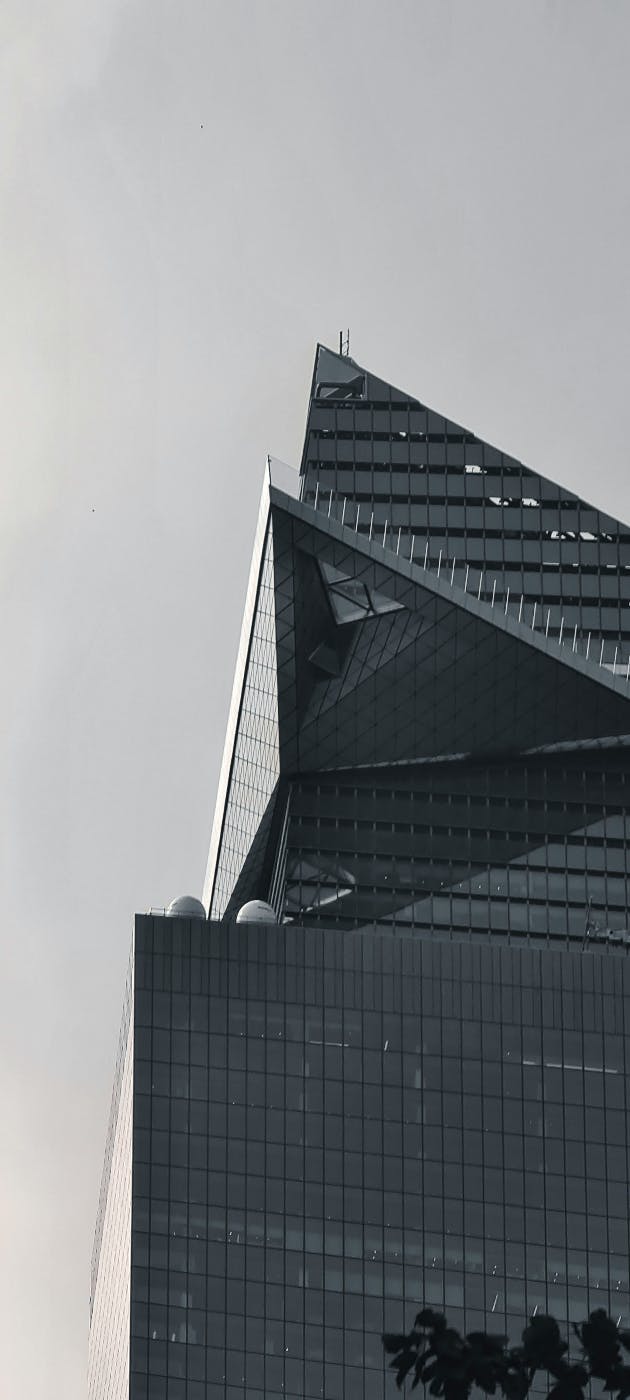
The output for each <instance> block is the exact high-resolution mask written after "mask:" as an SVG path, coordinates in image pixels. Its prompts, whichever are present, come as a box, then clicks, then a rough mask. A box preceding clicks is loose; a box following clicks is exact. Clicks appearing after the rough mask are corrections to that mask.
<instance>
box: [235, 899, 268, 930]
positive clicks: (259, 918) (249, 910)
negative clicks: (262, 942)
mask: <svg viewBox="0 0 630 1400" xmlns="http://www.w3.org/2000/svg"><path fill="white" fill-rule="evenodd" d="M236 922H237V924H277V922H278V920H277V918H276V911H275V909H272V907H271V905H270V904H267V903H266V902H265V900H264V899H248V901H247V904H243V905H242V906H241V908H240V909H239V911H238V914H237V915H236Z"/></svg>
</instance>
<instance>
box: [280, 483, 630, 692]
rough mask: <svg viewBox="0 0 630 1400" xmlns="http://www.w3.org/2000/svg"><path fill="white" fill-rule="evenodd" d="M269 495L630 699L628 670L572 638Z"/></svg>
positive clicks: (307, 521) (328, 518) (304, 508)
mask: <svg viewBox="0 0 630 1400" xmlns="http://www.w3.org/2000/svg"><path fill="white" fill-rule="evenodd" d="M269 499H270V505H271V509H272V511H273V509H274V508H276V509H280V510H283V511H285V512H286V513H287V514H288V515H292V516H293V517H294V519H296V520H300V521H301V522H302V523H303V524H305V525H309V526H310V527H311V528H312V529H315V530H319V531H320V532H321V533H322V534H324V535H326V536H327V537H328V538H329V539H333V540H336V541H337V542H338V543H339V544H343V545H346V546H348V545H351V546H352V548H353V549H354V550H356V552H357V553H359V554H361V555H363V557H364V558H366V559H369V560H371V561H372V562H374V563H376V564H379V565H380V566H381V567H382V568H385V569H387V570H389V571H390V572H391V573H393V574H398V576H399V577H401V578H404V579H406V580H407V581H408V582H410V583H415V584H420V583H421V584H422V586H423V587H424V588H426V589H427V590H428V591H429V592H431V593H433V594H434V595H435V596H436V597H437V598H441V599H443V600H444V601H446V602H448V603H450V604H451V605H453V604H454V605H455V606H457V607H459V608H462V609H463V610H465V611H467V612H468V613H469V614H470V615H471V616H472V617H475V618H478V619H479V620H481V621H483V622H486V623H488V622H489V623H491V624H492V625H493V626H494V627H495V628H496V630H497V631H500V632H504V633H507V635H508V636H511V637H513V638H515V639H516V640H518V641H520V642H521V643H523V644H525V645H527V646H530V647H533V648H534V649H535V650H537V651H539V652H540V653H542V655H544V656H547V657H550V658H552V659H553V660H556V661H560V662H562V663H563V665H565V666H567V667H568V668H569V669H571V670H574V671H575V672H576V673H577V674H578V675H580V676H584V677H587V678H588V679H589V680H591V681H593V680H594V681H597V682H598V683H599V684H600V685H601V686H602V687H604V688H605V689H606V690H608V691H609V692H610V693H612V694H614V695H618V696H620V697H621V698H622V699H627V700H628V701H630V678H628V679H626V676H624V675H620V674H617V675H614V674H613V673H612V672H611V671H610V670H609V669H608V667H607V666H605V665H598V664H597V663H596V662H594V661H592V660H591V659H590V657H589V658H588V659H587V658H586V657H585V656H582V655H581V653H580V652H579V651H577V650H575V651H574V650H573V649H572V647H571V646H569V644H568V642H564V641H560V642H558V641H557V640H556V639H555V638H551V639H550V638H548V637H546V636H545V634H544V633H541V632H539V631H537V629H536V628H535V627H531V626H528V625H527V624H526V623H524V622H518V621H517V620H516V619H515V618H513V617H511V616H510V614H509V613H506V612H504V611H502V610H501V607H500V606H497V607H496V608H495V607H494V606H493V605H492V604H491V603H486V602H484V601H482V600H481V599H479V598H476V597H475V596H474V595H473V594H472V593H468V592H466V591H465V589H463V588H461V587H460V586H459V584H457V583H452V584H451V583H450V582H449V581H448V578H445V577H444V575H443V574H441V575H439V574H437V572H434V571H433V570H432V569H427V568H424V567H423V565H422V564H419V563H416V562H415V561H413V562H411V561H409V560H407V559H403V558H402V556H401V555H400V554H396V553H395V552H394V551H393V550H389V549H387V548H386V546H385V545H383V544H379V543H378V542H377V541H375V540H374V539H372V540H368V539H366V538H365V537H364V536H363V535H359V534H357V532H356V531H355V530H353V529H352V528H351V527H350V526H348V525H341V524H340V522H339V521H337V520H335V519H334V518H333V517H332V516H323V515H322V513H321V512H320V511H317V510H314V509H313V507H312V506H310V505H306V504H305V502H303V501H297V500H294V499H293V498H292V497H291V496H288V495H287V494H286V493H285V492H284V491H280V490H279V489H278V487H276V486H270V488H269Z"/></svg>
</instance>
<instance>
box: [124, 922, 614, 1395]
mask: <svg viewBox="0 0 630 1400" xmlns="http://www.w3.org/2000/svg"><path fill="white" fill-rule="evenodd" d="M169 922H170V921H169ZM182 922H183V921H182ZM136 969H137V989H138V990H137V994H136V1009H135V1017H136V1038H135V1047H136V1048H135V1107H134V1161H135V1168H134V1235H133V1261H132V1262H133V1292H132V1385H131V1397H132V1400H166V1397H167V1396H168V1400H202V1397H203V1400H237V1397H241V1396H243V1395H247V1396H251V1397H252V1400H270V1397H274V1396H281V1395H284V1396H291V1397H305V1400H321V1397H323V1396H326V1400H341V1397H344V1398H345V1397H348V1396H349V1397H352V1400H355V1397H356V1400H359V1397H367V1400H376V1397H377V1396H378V1397H379V1400H381V1397H382V1394H383V1384H384V1376H383V1360H384V1359H383V1353H382V1348H381V1343H380V1333H381V1332H382V1330H383V1329H391V1330H398V1329H400V1328H401V1327H402V1326H403V1325H404V1324H408V1323H409V1321H410V1317H411V1316H412V1315H413V1311H414V1310H415V1308H416V1307H417V1306H418V1304H420V1303H422V1302H423V1301H424V1302H426V1303H427V1304H432V1305H433V1306H436V1307H445V1308H447V1309H448V1312H449V1316H451V1317H452V1318H453V1320H454V1322H455V1323H456V1324H457V1325H463V1326H465V1327H466V1329H467V1330H470V1329H472V1328H475V1327H483V1326H484V1325H491V1326H492V1328H493V1329H494V1330H498V1331H502V1330H504V1329H505V1330H506V1331H507V1332H508V1333H509V1334H510V1335H511V1336H513V1337H516V1336H518V1335H519V1333H520V1330H521V1328H522V1326H523V1321H524V1318H525V1317H526V1316H527V1314H528V1313H530V1312H531V1311H532V1310H533V1309H534V1308H535V1307H537V1308H538V1310H541V1309H545V1310H546V1309H547V1308H548V1309H549V1310H550V1311H551V1312H553V1313H554V1314H555V1315H556V1316H558V1317H559V1318H560V1319H565V1318H568V1319H570V1320H577V1319H579V1318H581V1317H582V1316H585V1315H586V1313H587V1311H588V1309H589V1308H592V1307H596V1306H603V1307H605V1308H608V1309H610V1310H611V1311H612V1312H613V1313H614V1315H615V1317H617V1316H621V1317H622V1318H623V1319H624V1320H626V1319H627V1317H628V1309H629V1305H630V1294H629V1278H628V1218H627V1165H628V1150H629V1147H630V1143H629V1140H628V1122H629V1119H628V1115H627V1108H628V1105H627V1102H626V1094H627V1090H626V1086H627V1082H628V1079H627V1075H628V1069H629V1068H630V1066H629V1065H628V1063H627V1055H628V1053H629V1052H628V1045H630V1042H629V1041H628V1037H627V1017H628V994H629V992H630V978H629V969H628V964H627V959H626V955H625V953H623V952H620V951H619V952H617V951H614V950H611V949H601V950H600V949H594V948H590V947H588V948H587V949H586V950H585V951H572V952H566V951H564V952H562V953H558V952H555V951H552V950H547V949H541V950H536V949H534V948H532V947H523V948H515V947H509V946H507V945H506V944H504V943H502V944H494V945H493V944H491V943H486V944H484V945H480V944H479V945H475V944H472V943H470V942H469V941H461V940H460V939H458V938H456V937H454V938H452V939H451V940H449V941H441V940H439V939H435V940H426V941H425V940H422V939H418V938H405V937H401V938H396V939H393V938H392V937H391V935H385V934H382V933H369V934H352V933H349V934H347V935H346V936H345V937H344V938H343V939H339V938H338V937H337V936H336V935H335V934H334V933H328V932H326V931H324V930H321V929H309V930H304V931H303V930H298V929H291V928H288V927H284V928H271V929H270V928H266V929H265V928H254V927H251V926H250V927H249V928H248V929H246V930H245V929H243V928H242V927H240V926H235V925H232V926H227V925H221V926H219V925H211V926H209V927H208V926H206V927H203V926H198V927H197V928H196V929H195V927H194V925H193V926H187V927H181V926H180V927H178V928H177V929H175V930H174V929H173V927H172V924H171V926H170V927H169V926H168V925H167V924H166V922H165V921H162V922H161V921H159V920H152V919H149V918H143V919H140V920H138V924H137V957H136Z"/></svg>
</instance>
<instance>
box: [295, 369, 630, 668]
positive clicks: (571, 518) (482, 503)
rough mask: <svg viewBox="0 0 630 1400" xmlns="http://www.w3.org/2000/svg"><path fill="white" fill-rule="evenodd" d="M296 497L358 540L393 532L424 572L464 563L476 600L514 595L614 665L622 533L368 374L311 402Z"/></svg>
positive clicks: (628, 536)
mask: <svg viewBox="0 0 630 1400" xmlns="http://www.w3.org/2000/svg"><path fill="white" fill-rule="evenodd" d="M321 353H322V352H321V351H320V354H321ZM324 353H325V354H326V355H327V357H328V358H330V357H329V355H328V352H324ZM342 368H343V367H342ZM331 493H332V495H331ZM302 499H303V500H304V501H306V502H307V503H308V504H310V505H314V504H318V507H319V509H320V510H322V509H323V510H324V511H328V510H329V509H330V512H331V514H332V515H333V516H334V517H335V518H340V515H341V513H342V512H343V514H344V521H345V523H346V524H349V525H351V526H352V527H353V528H354V527H355V524H357V525H358V531H359V533H361V534H364V535H367V534H373V533H374V534H380V535H382V533H383V530H384V528H385V525H386V524H387V527H388V529H389V530H390V531H391V532H393V533H394V535H395V536H396V537H398V531H399V530H400V545H399V547H400V551H401V553H402V554H403V556H405V557H407V558H408V557H409V554H410V550H411V541H412V537H413V539H414V551H415V557H416V558H417V557H418V555H424V550H425V547H428V558H427V562H428V566H429V567H432V568H434V569H435V568H436V567H437V566H438V563H439V562H441V564H442V566H443V567H447V566H448V567H450V565H451V563H452V561H453V560H456V561H458V563H459V565H460V569H461V568H464V567H465V565H466V564H468V565H469V567H470V569H471V570H472V571H473V575H474V580H475V591H477V578H478V577H479V576H480V575H481V574H483V579H482V582H481V588H480V596H481V597H482V598H485V599H486V600H487V601H490V600H491V599H493V601H494V602H495V605H498V604H502V605H503V606H504V607H506V608H511V610H512V612H515V613H516V614H518V610H519V607H520V599H521V597H522V598H523V610H524V615H525V617H526V618H527V620H528V621H529V620H530V619H531V617H532V611H533V605H534V603H535V604H536V607H537V614H538V619H539V621H540V619H541V618H545V619H546V617H547V614H549V624H548V627H549V635H551V636H558V635H559V633H560V629H561V627H562V631H563V634H567V633H568V634H569V635H573V633H574V629H575V628H577V631H578V636H579V639H580V643H581V646H582V649H583V646H584V644H585V642H586V639H587V637H588V634H589V633H590V634H591V639H592V645H593V648H594V651H596V654H597V658H599V649H600V646H601V643H602V642H603V659H604V663H605V664H609V665H613V664H614V661H615V648H616V647H618V663H620V662H621V660H623V665H624V666H625V665H626V662H627V658H628V654H629V650H630V617H629V616H628V602H629V601H630V532H629V531H628V529H627V527H625V526H624V525H622V524H620V523H619V521H617V520H614V519H613V518H612V517H610V516H607V515H605V514H603V513H602V512H601V511H598V510H596V509H595V508H594V507H593V506H590V505H589V504H587V503H586V502H584V501H582V500H580V498H579V497H577V496H576V495H575V494H574V493H572V492H570V491H568V490H567V489H566V488H565V487H562V486H558V485H556V483H554V482H552V481H549V480H547V479H546V478H544V477H542V476H540V475H539V474H538V473H536V472H533V471H530V469H529V468H528V467H525V466H524V465H523V464H522V463H521V462H518V461H516V460H515V459H514V458H513V457H510V456H508V455H507V454H506V453H503V452H500V451H498V450H497V449H496V448H494V447H491V446H490V444H488V443H485V442H482V441H481V440H480V439H479V438H477V437H476V436H475V435H474V434H472V433H470V432H469V431H467V430H466V429H463V428H461V427H460V426H459V425H458V424H456V423H453V422H451V421H450V420H449V419H447V418H444V417H443V416H442V415H441V414H438V413H435V412H433V411H432V410H431V409H429V408H427V407H426V406H425V405H423V404H421V403H419V402H418V401H417V400H414V399H409V398H408V397H407V396H405V395H403V394H401V393H400V392H399V391H398V390H396V389H393V388H392V387H391V386H390V385H387V384H384V383H383V382H382V381H381V380H377V379H375V378H374V376H372V375H370V374H364V375H363V376H362V378H361V380H360V381H359V382H358V388H357V391H356V396H355V397H354V398H345V399H343V400H340V401H338V400H335V399H330V398H322V397H318V396H317V392H316V394H315V396H314V397H313V399H312V401H311V407H310V412H309V417H308V422H307V431H306V440H305V447H304V455H303V462H302ZM344 500H345V501H346V505H345V507H344V506H343V501H344ZM357 510H358V522H357ZM510 600H511V601H510Z"/></svg>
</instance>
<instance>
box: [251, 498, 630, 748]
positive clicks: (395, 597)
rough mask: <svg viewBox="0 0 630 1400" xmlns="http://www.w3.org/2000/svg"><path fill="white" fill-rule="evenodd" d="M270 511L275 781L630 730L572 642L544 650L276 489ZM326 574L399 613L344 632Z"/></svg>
mask: <svg viewBox="0 0 630 1400" xmlns="http://www.w3.org/2000/svg"><path fill="white" fill-rule="evenodd" d="M271 501H272V528H273V539H274V569H275V579H276V588H275V593H276V639H277V648H278V704H279V737H280V767H281V771H285V772H291V771H298V770H300V771H304V770H312V769H321V768H333V767H335V768H336V767H343V766H353V765H357V764H359V765H366V764H379V763H388V762H400V761H405V760H406V761H410V762H413V761H415V760H418V759H422V758H431V757H438V756H440V755H446V754H463V753H465V754H470V755H474V756H478V757H481V756H482V755H483V756H489V755H492V754H499V753H523V752H524V751H526V750H528V749H532V748H534V747H539V746H541V745H547V744H557V743H561V742H562V743H572V742H578V741H583V740H585V739H596V738H603V737H606V736H609V735H614V734H618V733H624V732H626V731H627V729H628V727H629V725H630V685H628V683H627V682H626V680H625V677H622V676H619V675H617V676H615V675H613V674H612V673H611V671H610V670H609V669H608V668H607V667H606V666H600V665H599V664H598V663H597V660H596V659H594V658H592V657H588V658H587V657H586V656H584V655H582V654H580V652H578V651H577V650H573V647H572V644H571V639H570V638H567V639H566V640H565V641H563V642H562V643H559V642H558V641H557V640H556V639H553V640H552V639H549V638H547V637H545V634H544V631H538V630H536V629H535V628H534V629H532V628H531V626H529V625H526V624H525V623H524V622H520V623H519V622H518V621H517V620H515V619H514V618H512V617H511V616H508V615H506V613H505V612H504V611H503V609H502V608H501V607H492V606H491V605H490V604H488V603H485V602H483V601H479V599H477V598H476V597H475V596H474V595H472V594H470V593H467V592H466V591H465V590H464V589H463V588H462V587H460V586H458V585H457V584H456V583H452V584H451V582H450V579H449V577H448V576H447V577H446V578H445V577H444V576H441V577H439V576H437V575H436V574H435V573H433V572H432V571H430V570H428V569H426V570H425V569H424V568H423V566H422V564H421V563H420V564H414V563H411V564H410V563H409V562H408V561H407V560H403V559H401V558H400V557H399V556H397V555H396V554H395V552H394V551H390V550H388V549H386V548H383V547H382V545H380V544H376V543H375V542H374V541H368V540H365V539H363V538H361V537H359V536H356V535H355V534H354V532H353V531H352V529H349V528H348V527H347V526H341V525H340V524H339V523H338V522H337V521H335V520H333V519H328V518H325V517H319V516H318V515H317V514H316V513H314V512H313V511H312V509H310V508H309V507H308V506H305V505H304V504H302V503H300V502H296V501H292V500H290V498H289V497H286V496H283V495H282V493H280V492H277V491H275V490H274V489H272V492H271ZM322 566H323V567H322ZM331 570H333V571H337V572H339V573H343V574H344V576H346V577H349V576H352V577H353V578H354V579H355V580H356V581H357V583H358V584H363V585H365V586H367V588H368V589H375V590H376V591H377V592H378V593H379V594H380V595H382V596H385V597H387V598H388V599H390V600H391V601H392V602H394V603H397V604H399V605H400V606H399V608H398V609H396V611H393V612H389V611H387V612H384V613H383V614H382V615H380V616H379V615H377V616H374V617H371V618H366V619H365V620H363V621H362V620H359V619H357V620H355V621H354V622H353V623H351V624H348V625H343V624H340V623H339V622H338V621H336V620H335V618H334V616H333V614H332V610H331V609H330V608H328V607H327V603H326V573H327V571H328V573H329V576H331V577H334V576H335V575H334V573H332V574H330V571H331ZM318 581H319V582H318ZM315 604H316V605H315ZM307 617H308V618H310V628H307V627H306V618H307ZM394 628H396V629H397V631H396V632H394ZM340 634H343V635H342V636H341V637H340ZM318 637H319V644H322V643H325V644H326V645H327V646H329V647H334V646H335V644H336V647H337V653H336V654H337V658H338V665H337V674H332V675H331V674H328V675H324V674H322V672H321V668H318V667H317V666H316V665H314V664H313V662H312V657H313V653H314V652H316V649H317V645H318Z"/></svg>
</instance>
